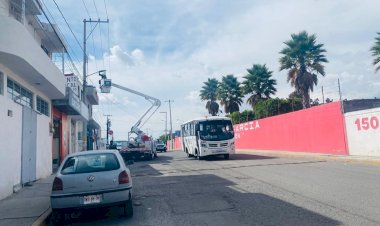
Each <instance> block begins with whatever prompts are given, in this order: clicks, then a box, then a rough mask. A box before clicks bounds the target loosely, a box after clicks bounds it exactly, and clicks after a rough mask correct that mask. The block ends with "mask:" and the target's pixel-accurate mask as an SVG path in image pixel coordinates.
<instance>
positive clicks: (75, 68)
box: [39, 1, 80, 75]
mask: <svg viewBox="0 0 380 226" xmlns="http://www.w3.org/2000/svg"><path fill="white" fill-rule="evenodd" d="M42 3H43V5H44V7H45V8H46V10H47V12H48V14H49V15H50V18H52V20H53V21H54V24H58V23H57V22H56V21H55V19H54V17H53V15H52V13H51V12H50V10H49V8H48V7H47V6H46V4H45V2H43V1H42ZM39 6H40V8H41V10H42V12H43V13H44V16H45V18H46V19H47V20H48V22H49V24H50V25H51V26H52V24H51V22H50V20H49V18H48V16H47V15H46V13H45V11H44V10H43V8H42V6H41V5H39ZM56 28H57V29H58V31H59V32H60V33H61V34H62V35H63V37H64V38H65V39H66V37H65V35H64V34H63V33H62V31H61V29H60V28H59V27H58V26H56ZM54 29H55V28H54ZM63 46H64V45H63ZM67 46H68V47H69V49H71V51H72V52H73V53H74V50H73V48H72V46H71V45H70V44H67ZM65 50H66V53H67V57H68V58H69V61H70V63H71V64H72V66H73V68H74V70H75V72H77V74H78V75H80V73H79V71H78V69H77V67H76V65H75V64H74V61H73V59H72V58H71V55H70V53H69V51H68V50H67V49H66V48H65ZM73 56H74V57H75V58H76V55H75V54H74V55H73ZM76 60H77V62H80V61H79V60H78V58H76ZM74 70H72V72H74Z"/></svg>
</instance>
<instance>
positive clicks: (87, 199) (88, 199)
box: [83, 195, 102, 205]
mask: <svg viewBox="0 0 380 226" xmlns="http://www.w3.org/2000/svg"><path fill="white" fill-rule="evenodd" d="M101 199H102V196H101V195H87V196H83V204H84V205H87V204H93V203H100V202H101V201H102V200H101Z"/></svg>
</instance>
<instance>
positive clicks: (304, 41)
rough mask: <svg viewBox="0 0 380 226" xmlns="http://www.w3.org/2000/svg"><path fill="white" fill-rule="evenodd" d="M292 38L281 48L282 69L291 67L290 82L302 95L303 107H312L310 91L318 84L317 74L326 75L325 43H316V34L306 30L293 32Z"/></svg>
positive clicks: (289, 72)
mask: <svg viewBox="0 0 380 226" xmlns="http://www.w3.org/2000/svg"><path fill="white" fill-rule="evenodd" d="M291 37H292V38H291V39H290V40H288V41H286V42H284V43H285V45H286V47H285V48H283V49H282V50H281V52H280V53H281V54H282V55H283V56H282V57H281V58H280V65H281V66H280V71H282V70H285V69H289V71H288V82H289V81H290V84H291V86H292V87H295V90H296V91H298V92H299V93H300V94H301V95H302V105H303V108H309V107H310V91H313V89H314V85H317V84H318V77H317V75H318V74H320V75H322V76H325V67H324V65H322V63H327V62H328V61H327V59H326V56H325V55H324V53H325V52H326V50H325V49H323V44H317V43H316V38H317V37H316V35H315V34H313V35H310V36H309V35H308V33H307V32H306V31H301V32H300V33H299V34H292V35H291Z"/></svg>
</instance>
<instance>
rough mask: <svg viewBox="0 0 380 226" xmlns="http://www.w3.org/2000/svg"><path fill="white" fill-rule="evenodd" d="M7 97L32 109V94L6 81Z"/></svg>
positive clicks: (16, 84)
mask: <svg viewBox="0 0 380 226" xmlns="http://www.w3.org/2000/svg"><path fill="white" fill-rule="evenodd" d="M7 90H8V97H9V98H10V99H12V100H14V101H15V102H17V103H19V104H22V105H24V106H27V107H30V108H33V94H32V93H31V92H29V91H28V90H27V89H25V88H24V87H22V86H20V85H19V84H18V83H16V82H14V81H12V80H11V79H9V78H8V79H7Z"/></svg>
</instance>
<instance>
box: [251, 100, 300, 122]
mask: <svg viewBox="0 0 380 226" xmlns="http://www.w3.org/2000/svg"><path fill="white" fill-rule="evenodd" d="M301 109H302V100H301V99H298V98H288V99H280V98H275V99H267V100H262V101H259V102H258V103H257V104H256V107H255V117H256V119H261V118H265V117H270V116H275V115H279V114H284V113H288V112H292V111H297V110H301Z"/></svg>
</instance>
